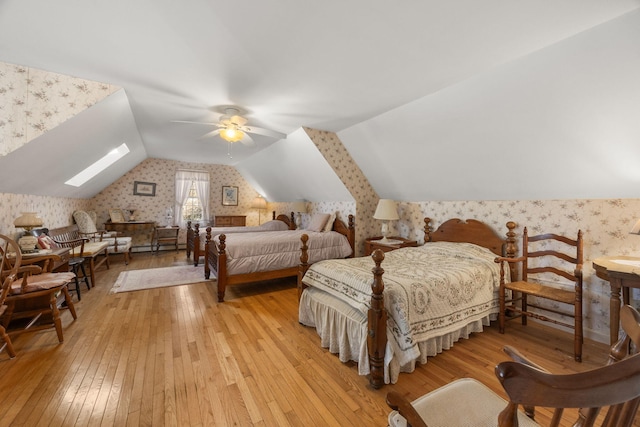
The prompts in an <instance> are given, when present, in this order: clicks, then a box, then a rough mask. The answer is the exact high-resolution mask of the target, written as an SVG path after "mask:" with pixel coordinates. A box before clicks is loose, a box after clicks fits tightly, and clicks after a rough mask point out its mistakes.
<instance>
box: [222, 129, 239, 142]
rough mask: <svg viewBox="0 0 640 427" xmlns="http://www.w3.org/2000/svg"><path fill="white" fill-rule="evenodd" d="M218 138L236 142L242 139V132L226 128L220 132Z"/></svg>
mask: <svg viewBox="0 0 640 427" xmlns="http://www.w3.org/2000/svg"><path fill="white" fill-rule="evenodd" d="M220 137H221V138H222V139H224V140H225V141H228V142H238V141H240V140H241V139H242V138H244V132H242V131H241V130H240V129H236V128H234V127H227V128H224V129H223V130H222V131H220Z"/></svg>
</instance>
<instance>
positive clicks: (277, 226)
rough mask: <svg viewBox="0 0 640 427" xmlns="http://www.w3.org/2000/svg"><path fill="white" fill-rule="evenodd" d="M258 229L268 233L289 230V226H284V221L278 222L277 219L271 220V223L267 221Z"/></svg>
mask: <svg viewBox="0 0 640 427" xmlns="http://www.w3.org/2000/svg"><path fill="white" fill-rule="evenodd" d="M259 227H260V229H262V230H268V231H284V230H288V229H289V226H288V225H287V224H285V223H284V221H280V220H279V219H272V220H271V221H267V222H265V223H264V224H262V225H260V226H259Z"/></svg>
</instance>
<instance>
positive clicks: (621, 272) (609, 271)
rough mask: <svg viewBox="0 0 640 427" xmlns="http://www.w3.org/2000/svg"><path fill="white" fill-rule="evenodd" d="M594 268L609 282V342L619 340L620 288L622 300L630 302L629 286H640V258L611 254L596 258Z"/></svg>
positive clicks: (613, 342)
mask: <svg viewBox="0 0 640 427" xmlns="http://www.w3.org/2000/svg"><path fill="white" fill-rule="evenodd" d="M592 263H593V268H594V269H595V270H596V276H598V277H599V278H601V279H603V280H606V281H608V282H609V285H610V286H611V296H610V297H609V310H610V312H609V316H610V320H609V322H610V324H609V342H610V343H611V345H613V344H615V343H616V341H617V340H618V331H619V329H620V302H621V301H620V290H622V301H623V302H624V303H625V304H629V300H630V297H629V288H640V258H637V257H629V256H610V257H602V258H598V259H594V260H593V261H592Z"/></svg>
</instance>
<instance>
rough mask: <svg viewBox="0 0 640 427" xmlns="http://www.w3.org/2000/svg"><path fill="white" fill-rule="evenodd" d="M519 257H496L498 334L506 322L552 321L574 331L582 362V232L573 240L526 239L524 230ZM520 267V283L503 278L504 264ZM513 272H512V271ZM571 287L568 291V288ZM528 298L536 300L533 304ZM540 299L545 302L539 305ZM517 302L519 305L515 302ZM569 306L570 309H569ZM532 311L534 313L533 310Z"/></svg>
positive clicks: (577, 356) (551, 236) (551, 237)
mask: <svg viewBox="0 0 640 427" xmlns="http://www.w3.org/2000/svg"><path fill="white" fill-rule="evenodd" d="M522 240H523V242H522V256H521V257H518V258H506V257H499V258H496V262H499V263H501V268H500V312H499V314H498V322H499V328H500V333H504V327H505V321H506V319H507V316H509V319H512V318H517V317H521V318H522V324H523V325H526V324H527V317H533V318H535V319H538V320H543V321H546V322H552V323H555V324H557V325H561V326H565V327H567V328H570V329H573V331H574V339H573V349H574V358H575V360H576V361H578V362H580V361H582V343H583V341H584V339H583V328H582V263H583V255H582V245H583V243H582V231H578V236H577V238H576V239H571V238H568V237H565V236H560V235H557V234H541V235H537V236H529V235H528V233H527V228H526V227H525V229H524V232H523V235H522ZM505 263H511V264H514V265H516V266H518V265H519V267H520V268H519V270H520V272H521V277H520V280H515V279H516V278H512V280H513V281H511V282H509V281H507V279H506V278H505V269H504V264H505ZM512 271H513V269H512ZM569 284H570V286H571V288H570V289H568V288H567V286H569ZM529 296H532V297H535V300H534V301H531V300H530V299H529ZM541 300H548V302H547V303H546V304H541V303H540V302H541ZM518 301H520V305H519V306H518V305H517V302H518ZM568 307H571V308H572V310H569V309H568ZM532 309H533V310H532ZM542 312H547V313H554V314H556V315H560V316H565V317H567V318H570V319H573V323H568V322H566V321H563V320H562V318H560V317H558V316H556V317H555V318H552V317H547V316H545V315H543V314H542Z"/></svg>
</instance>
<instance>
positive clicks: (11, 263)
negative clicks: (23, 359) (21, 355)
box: [0, 234, 22, 358]
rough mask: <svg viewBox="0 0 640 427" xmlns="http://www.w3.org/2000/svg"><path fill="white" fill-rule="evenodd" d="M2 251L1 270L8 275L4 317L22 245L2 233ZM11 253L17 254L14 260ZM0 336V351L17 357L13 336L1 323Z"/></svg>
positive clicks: (1, 294) (0, 310) (0, 296)
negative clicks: (0, 339)
mask: <svg viewBox="0 0 640 427" xmlns="http://www.w3.org/2000/svg"><path fill="white" fill-rule="evenodd" d="M0 251H1V252H2V260H1V261H0V272H3V271H6V276H5V277H4V280H2V289H0V318H2V315H3V314H4V312H5V310H6V309H7V306H6V305H5V304H4V301H5V300H6V299H7V295H8V294H9V289H10V288H11V284H12V283H13V282H14V281H15V280H16V278H17V274H18V269H19V268H20V261H21V259H22V256H21V254H20V246H18V244H17V243H16V242H15V241H14V240H12V239H11V238H9V237H7V236H5V235H4V234H0ZM11 253H13V254H16V255H15V256H14V258H13V259H12V260H11V259H8V256H9V254H11ZM0 338H2V341H4V344H3V345H2V348H0V351H2V350H3V349H5V348H6V349H7V353H9V357H11V358H14V357H16V352H15V350H14V349H13V344H12V343H11V338H9V335H8V334H7V331H6V330H5V328H4V326H3V325H2V324H1V323H0Z"/></svg>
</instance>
